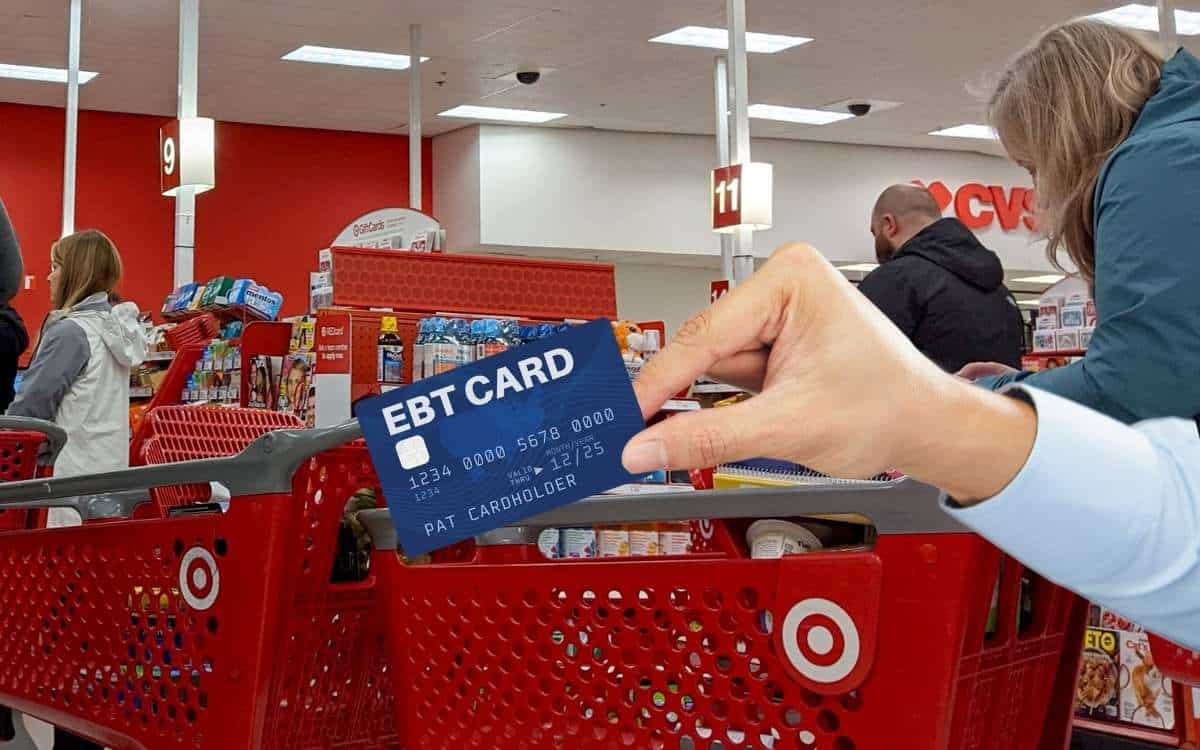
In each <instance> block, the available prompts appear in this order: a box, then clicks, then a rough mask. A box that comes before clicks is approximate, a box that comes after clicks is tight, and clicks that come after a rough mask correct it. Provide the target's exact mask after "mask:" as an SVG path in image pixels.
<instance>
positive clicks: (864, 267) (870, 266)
mask: <svg viewBox="0 0 1200 750" xmlns="http://www.w3.org/2000/svg"><path fill="white" fill-rule="evenodd" d="M876 268H879V264H878V263H850V264H849V265H845V266H838V270H839V271H860V272H862V273H870V272H871V271H874V270H875V269H876Z"/></svg>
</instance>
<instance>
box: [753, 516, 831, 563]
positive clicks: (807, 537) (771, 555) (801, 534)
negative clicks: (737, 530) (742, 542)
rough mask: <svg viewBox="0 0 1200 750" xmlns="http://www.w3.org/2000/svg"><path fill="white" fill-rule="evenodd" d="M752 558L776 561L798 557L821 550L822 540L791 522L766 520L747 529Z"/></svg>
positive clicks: (756, 522) (757, 522)
mask: <svg viewBox="0 0 1200 750" xmlns="http://www.w3.org/2000/svg"><path fill="white" fill-rule="evenodd" d="M746 542H747V543H748V544H749V545H750V557H752V558H754V559H755V560H774V559H778V558H780V557H783V556H784V555H798V554H803V553H805V552H816V551H817V550H819V549H821V540H820V539H817V536H816V534H813V533H812V532H811V531H809V530H808V529H806V528H804V527H803V526H800V525H799V524H794V523H791V522H790V521H777V520H774V519H764V520H762V521H755V522H754V523H752V524H750V528H748V529H746Z"/></svg>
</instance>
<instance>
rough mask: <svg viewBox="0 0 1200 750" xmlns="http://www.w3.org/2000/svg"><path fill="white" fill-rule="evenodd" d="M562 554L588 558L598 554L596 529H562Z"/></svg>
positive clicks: (567, 556)
mask: <svg viewBox="0 0 1200 750" xmlns="http://www.w3.org/2000/svg"><path fill="white" fill-rule="evenodd" d="M562 556H563V557H566V558H587V557H595V556H596V531H595V530H594V529H588V528H572V529H563V530H562Z"/></svg>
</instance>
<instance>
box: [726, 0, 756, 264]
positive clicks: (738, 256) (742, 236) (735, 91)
mask: <svg viewBox="0 0 1200 750" xmlns="http://www.w3.org/2000/svg"><path fill="white" fill-rule="evenodd" d="M726 15H727V19H726V22H727V23H728V25H729V79H730V98H731V99H732V104H733V132H732V134H731V139H730V145H731V154H730V157H731V163H733V164H747V163H749V161H750V119H749V117H748V115H747V110H748V109H749V92H748V88H749V85H748V83H747V78H748V76H747V71H746V67H747V62H746V0H727V4H726ZM733 238H734V240H733V284H734V285H736V284H737V283H738V282H740V281H743V280H745V279H747V278H749V277H750V275H751V274H752V273H754V232H753V231H751V230H749V229H739V230H738V231H737V232H735V233H734V235H733Z"/></svg>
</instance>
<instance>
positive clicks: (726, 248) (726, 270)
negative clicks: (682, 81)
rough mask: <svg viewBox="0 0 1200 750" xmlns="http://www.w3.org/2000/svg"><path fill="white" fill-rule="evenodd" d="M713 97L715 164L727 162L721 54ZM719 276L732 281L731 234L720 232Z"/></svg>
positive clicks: (726, 111)
mask: <svg viewBox="0 0 1200 750" xmlns="http://www.w3.org/2000/svg"><path fill="white" fill-rule="evenodd" d="M713 95H714V96H713V98H714V99H715V101H716V107H717V166H718V167H724V166H727V165H728V164H729V69H728V63H727V61H726V60H725V57H724V56H723V55H719V56H718V57H717V59H716V64H715V65H714V67H713ZM717 236H718V237H720V238H721V278H723V279H726V280H728V281H733V235H730V234H727V233H724V232H722V233H721V234H719V235H717Z"/></svg>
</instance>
